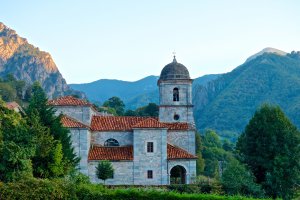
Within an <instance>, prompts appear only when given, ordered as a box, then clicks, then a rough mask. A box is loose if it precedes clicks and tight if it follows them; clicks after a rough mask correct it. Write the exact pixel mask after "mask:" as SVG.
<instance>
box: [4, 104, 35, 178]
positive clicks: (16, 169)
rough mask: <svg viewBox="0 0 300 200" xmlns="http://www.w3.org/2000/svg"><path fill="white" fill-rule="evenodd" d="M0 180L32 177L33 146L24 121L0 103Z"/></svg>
mask: <svg viewBox="0 0 300 200" xmlns="http://www.w3.org/2000/svg"><path fill="white" fill-rule="evenodd" d="M0 136H1V137H0V180H2V181H15V180H19V179H22V178H24V177H31V176H32V165H31V158H32V156H33V155H34V149H35V146H34V145H33V137H32V136H31V134H30V133H29V131H28V127H27V125H26V122H25V120H24V119H23V118H22V117H21V115H20V114H18V113H16V112H14V111H11V110H8V109H7V108H6V107H5V106H4V102H2V101H1V102H0Z"/></svg>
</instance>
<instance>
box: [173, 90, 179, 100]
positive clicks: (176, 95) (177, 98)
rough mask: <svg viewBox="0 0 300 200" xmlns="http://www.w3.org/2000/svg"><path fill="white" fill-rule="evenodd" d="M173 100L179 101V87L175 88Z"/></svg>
mask: <svg viewBox="0 0 300 200" xmlns="http://www.w3.org/2000/svg"><path fill="white" fill-rule="evenodd" d="M173 101H179V89H178V88H174V89H173Z"/></svg>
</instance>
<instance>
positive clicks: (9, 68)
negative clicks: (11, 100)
mask: <svg viewBox="0 0 300 200" xmlns="http://www.w3.org/2000/svg"><path fill="white" fill-rule="evenodd" d="M7 74H12V75H14V77H15V78H16V79H18V80H24V81H25V82H26V83H28V84H32V83H33V82H35V81H39V82H40V83H41V85H42V87H43V88H44V90H45V91H46V93H47V95H48V96H49V97H50V98H53V97H57V96H63V95H67V94H77V95H79V96H83V94H82V93H81V92H76V91H73V90H72V89H71V88H70V87H69V86H68V85H67V83H66V81H65V79H64V78H63V77H62V75H61V73H60V72H59V70H58V68H57V66H56V65H55V63H54V61H53V59H52V57H51V55H50V54H49V53H47V52H44V51H40V50H39V49H38V48H36V47H34V46H33V45H31V44H29V43H28V41H27V40H26V39H25V38H22V37H20V36H19V35H17V33H16V32H15V31H14V30H12V29H10V28H8V27H7V26H5V25H4V24H3V23H1V22H0V76H1V77H3V76H5V75H7Z"/></svg>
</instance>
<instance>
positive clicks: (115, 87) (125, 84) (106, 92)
mask: <svg viewBox="0 0 300 200" xmlns="http://www.w3.org/2000/svg"><path fill="white" fill-rule="evenodd" d="M157 80H158V77H157V76H148V77H145V78H143V79H141V80H138V81H134V82H130V81H121V80H109V79H100V80H98V81H94V82H91V83H84V84H70V87H71V88H73V89H74V90H79V91H82V92H84V93H85V94H86V95H87V97H88V99H89V100H91V101H92V102H98V103H101V104H102V103H103V102H104V101H106V100H107V99H109V98H110V97H113V96H117V97H120V98H121V99H122V100H123V101H124V103H125V104H126V105H131V103H130V102H131V101H136V100H134V99H135V98H137V97H139V98H141V99H140V102H148V101H149V102H152V101H153V102H157V99H158V98H157V99H156V97H153V96H148V94H150V93H151V92H153V91H156V90H157V86H156V83H157ZM142 96H144V97H143V98H142ZM136 104H139V102H136ZM145 104H146V103H145ZM145 104H143V105H145ZM127 107H128V108H132V107H134V106H127Z"/></svg>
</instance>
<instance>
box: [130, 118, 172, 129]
mask: <svg viewBox="0 0 300 200" xmlns="http://www.w3.org/2000/svg"><path fill="white" fill-rule="evenodd" d="M132 128H168V126H167V125H165V124H163V123H161V122H159V121H158V120H157V119H153V118H147V119H145V120H143V121H140V122H138V123H137V124H135V125H133V126H132Z"/></svg>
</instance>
